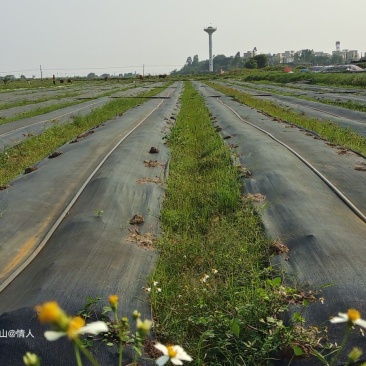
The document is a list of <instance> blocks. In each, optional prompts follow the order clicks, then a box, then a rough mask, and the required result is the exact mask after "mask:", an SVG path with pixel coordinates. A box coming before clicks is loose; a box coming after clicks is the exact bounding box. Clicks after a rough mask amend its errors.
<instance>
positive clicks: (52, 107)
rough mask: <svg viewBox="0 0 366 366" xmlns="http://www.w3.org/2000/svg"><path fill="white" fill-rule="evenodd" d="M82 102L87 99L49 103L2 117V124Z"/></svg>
mask: <svg viewBox="0 0 366 366" xmlns="http://www.w3.org/2000/svg"><path fill="white" fill-rule="evenodd" d="M130 88H134V86H132V87H130ZM130 88H127V89H130ZM118 90H120V89H119V88H113V90H110V91H108V92H105V93H101V94H99V95H98V96H96V97H95V98H93V99H97V98H102V97H107V96H109V95H112V94H114V93H115V92H116V91H118ZM122 90H125V89H122ZM81 103H85V100H83V99H80V100H75V101H71V102H64V103H59V104H53V105H49V106H46V107H40V108H36V109H33V110H31V111H27V112H23V113H19V114H16V115H15V116H13V117H9V118H4V119H0V125H2V124H5V123H9V122H14V121H18V120H20V119H25V118H31V117H35V116H39V115H41V114H46V113H50V112H53V111H55V110H58V109H62V108H66V107H70V106H72V105H76V104H81Z"/></svg>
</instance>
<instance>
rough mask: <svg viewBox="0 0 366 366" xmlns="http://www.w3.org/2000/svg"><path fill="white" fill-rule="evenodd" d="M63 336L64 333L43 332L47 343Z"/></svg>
mask: <svg viewBox="0 0 366 366" xmlns="http://www.w3.org/2000/svg"><path fill="white" fill-rule="evenodd" d="M65 335H66V332H56V331H55V330H47V331H46V332H44V336H45V338H46V339H47V340H48V341H57V340H58V339H60V338H61V337H64V336H65Z"/></svg>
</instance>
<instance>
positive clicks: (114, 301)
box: [108, 295, 118, 308]
mask: <svg viewBox="0 0 366 366" xmlns="http://www.w3.org/2000/svg"><path fill="white" fill-rule="evenodd" d="M108 299H109V304H110V305H111V306H112V308H115V307H116V306H117V304H118V296H117V295H110V296H109V298H108Z"/></svg>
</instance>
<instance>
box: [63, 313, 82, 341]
mask: <svg viewBox="0 0 366 366" xmlns="http://www.w3.org/2000/svg"><path fill="white" fill-rule="evenodd" d="M84 325H85V320H84V319H83V318H81V317H80V316H75V317H74V318H71V319H70V323H69V326H68V328H67V335H68V337H69V338H75V337H76V336H77V335H78V331H79V329H80V328H82V327H83V326H84Z"/></svg>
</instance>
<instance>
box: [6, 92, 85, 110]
mask: <svg viewBox="0 0 366 366" xmlns="http://www.w3.org/2000/svg"><path fill="white" fill-rule="evenodd" d="M81 93H82V91H78V92H70V93H64V94H60V95H53V96H50V97H43V98H38V99H34V100H18V101H16V102H12V103H4V104H0V110H4V109H9V108H14V107H22V106H25V105H30V104H38V103H42V102H47V101H49V100H53V99H55V100H59V99H63V98H72V97H76V96H77V95H79V94H81Z"/></svg>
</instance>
